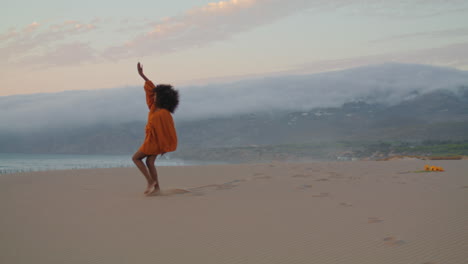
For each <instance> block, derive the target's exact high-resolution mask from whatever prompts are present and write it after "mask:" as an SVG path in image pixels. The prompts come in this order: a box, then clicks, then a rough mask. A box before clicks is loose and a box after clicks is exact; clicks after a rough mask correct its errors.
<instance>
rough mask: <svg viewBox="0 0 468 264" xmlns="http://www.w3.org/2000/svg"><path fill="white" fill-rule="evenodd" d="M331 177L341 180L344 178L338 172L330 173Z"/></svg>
mask: <svg viewBox="0 0 468 264" xmlns="http://www.w3.org/2000/svg"><path fill="white" fill-rule="evenodd" d="M328 174H329V175H330V178H334V179H340V178H343V175H341V174H339V173H337V172H334V171H330V172H329V173H328Z"/></svg>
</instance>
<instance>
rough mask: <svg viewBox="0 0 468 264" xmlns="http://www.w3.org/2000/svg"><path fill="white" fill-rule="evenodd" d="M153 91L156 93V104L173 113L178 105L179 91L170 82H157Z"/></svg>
mask: <svg viewBox="0 0 468 264" xmlns="http://www.w3.org/2000/svg"><path fill="white" fill-rule="evenodd" d="M153 92H155V93H156V105H157V106H158V107H159V108H164V109H166V110H167V111H169V112H171V113H174V111H175V110H176V108H177V106H178V105H179V91H177V90H175V89H174V88H173V87H172V85H170V84H158V85H157V86H156V88H154V89H153Z"/></svg>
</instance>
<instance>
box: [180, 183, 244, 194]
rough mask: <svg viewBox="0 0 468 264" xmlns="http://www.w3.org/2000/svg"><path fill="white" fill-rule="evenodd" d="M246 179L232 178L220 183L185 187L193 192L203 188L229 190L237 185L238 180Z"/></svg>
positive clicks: (198, 191)
mask: <svg viewBox="0 0 468 264" xmlns="http://www.w3.org/2000/svg"><path fill="white" fill-rule="evenodd" d="M245 181H246V180H233V181H229V182H225V183H222V184H208V185H203V186H198V187H193V188H189V189H187V190H188V191H189V192H195V193H198V194H199V193H200V191H202V190H205V189H214V190H229V189H232V188H235V187H237V186H239V185H238V184H237V183H239V182H245Z"/></svg>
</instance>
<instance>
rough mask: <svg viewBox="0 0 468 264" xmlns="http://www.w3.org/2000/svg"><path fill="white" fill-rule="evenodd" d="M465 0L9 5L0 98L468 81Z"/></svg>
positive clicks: (0, 43)
mask: <svg viewBox="0 0 468 264" xmlns="http://www.w3.org/2000/svg"><path fill="white" fill-rule="evenodd" d="M466 17H468V1H466V0H463V1H462V0H445V1H442V0H412V1H403V0H394V1H378V0H287V1H286V0H228V1H214V2H213V1H205V0H184V1H162V0H161V1H160V0H151V1H147V0H141V1H138V0H134V1H110V0H101V1H94V0H81V1H68V0H41V1H32V0H29V1H26V0H15V1H12V0H7V1H6V2H5V0H3V1H2V9H1V10H0V21H1V23H0V58H1V60H0V96H6V95H15V94H35V93H50V92H60V91H68V90H97V89H108V88H117V87H128V86H134V85H140V84H142V79H141V78H140V77H139V76H138V74H137V70H136V64H137V62H141V63H142V64H143V67H144V71H145V73H146V75H147V76H148V77H149V78H150V79H152V80H153V81H154V82H156V83H171V84H174V85H176V86H178V85H197V84H209V83H217V82H228V81H233V80H241V79H247V78H252V77H262V76H277V75H287V74H308V73H316V72H326V71H334V70H340V69H346V68H352V67H356V66H363V65H369V64H380V63H384V62H401V63H418V64H427V65H434V66H444V67H452V68H456V69H460V70H468V19H466Z"/></svg>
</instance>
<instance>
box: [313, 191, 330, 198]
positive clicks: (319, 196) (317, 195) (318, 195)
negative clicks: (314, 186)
mask: <svg viewBox="0 0 468 264" xmlns="http://www.w3.org/2000/svg"><path fill="white" fill-rule="evenodd" d="M328 196H330V194H329V193H327V192H321V193H316V194H312V197H316V198H323V197H328Z"/></svg>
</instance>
